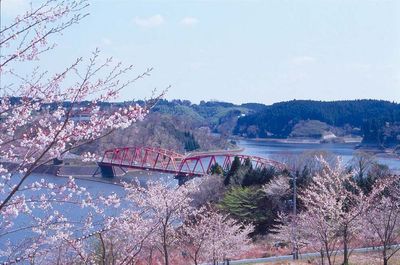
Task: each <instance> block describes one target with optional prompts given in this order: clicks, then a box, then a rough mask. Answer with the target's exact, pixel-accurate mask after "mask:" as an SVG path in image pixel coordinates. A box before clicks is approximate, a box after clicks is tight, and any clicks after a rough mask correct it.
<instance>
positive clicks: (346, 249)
mask: <svg viewBox="0 0 400 265" xmlns="http://www.w3.org/2000/svg"><path fill="white" fill-rule="evenodd" d="M348 264H349V247H348V234H347V227H345V228H344V229H343V265H348Z"/></svg>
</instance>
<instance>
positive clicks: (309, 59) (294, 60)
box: [291, 55, 317, 65]
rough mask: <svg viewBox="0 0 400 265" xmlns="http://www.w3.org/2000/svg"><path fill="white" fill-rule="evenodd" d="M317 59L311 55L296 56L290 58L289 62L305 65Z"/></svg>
mask: <svg viewBox="0 0 400 265" xmlns="http://www.w3.org/2000/svg"><path fill="white" fill-rule="evenodd" d="M316 61H317V59H316V58H315V57H312V56H307V55H304V56H296V57H293V58H292V59H291V63H292V64H294V65H305V64H312V63H315V62H316Z"/></svg>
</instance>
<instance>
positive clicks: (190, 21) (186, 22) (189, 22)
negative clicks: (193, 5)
mask: <svg viewBox="0 0 400 265" xmlns="http://www.w3.org/2000/svg"><path fill="white" fill-rule="evenodd" d="M180 23H181V24H182V25H183V26H186V27H193V26H194V25H196V24H198V23H199V20H198V19H197V18H195V17H184V18H182V19H181V21H180Z"/></svg>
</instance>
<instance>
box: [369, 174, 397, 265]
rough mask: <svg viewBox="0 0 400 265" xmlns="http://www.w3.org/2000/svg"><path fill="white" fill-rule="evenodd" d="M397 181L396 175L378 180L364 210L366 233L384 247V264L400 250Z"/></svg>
mask: <svg viewBox="0 0 400 265" xmlns="http://www.w3.org/2000/svg"><path fill="white" fill-rule="evenodd" d="M396 181H398V177H396V176H390V177H386V178H384V179H380V180H378V181H377V183H375V185H374V186H373V188H372V192H371V195H370V196H369V198H368V201H369V207H368V208H367V209H366V211H365V212H364V222H365V226H364V227H365V228H364V230H363V232H364V235H365V237H366V238H367V239H368V240H369V241H371V242H372V243H375V244H378V245H379V247H381V248H382V251H381V253H382V260H383V264H384V265H387V264H388V262H389V260H390V259H391V258H392V257H393V255H395V254H396V253H397V252H398V251H399V250H400V247H399V245H398V244H399V243H400V192H399V187H398V182H396Z"/></svg>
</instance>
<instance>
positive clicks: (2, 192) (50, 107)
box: [0, 0, 153, 261]
mask: <svg viewBox="0 0 400 265" xmlns="http://www.w3.org/2000/svg"><path fill="white" fill-rule="evenodd" d="M1 4H3V1H2V2H1ZM87 8H88V2H87V1H86V0H77V1H74V0H64V1H59V0H47V1H44V2H42V3H40V4H38V3H37V2H36V1H35V2H34V3H32V4H31V8H30V9H29V10H27V11H26V12H25V13H24V14H22V15H20V16H17V17H16V18H15V19H14V20H12V21H11V22H10V23H9V24H8V25H5V26H2V28H0V45H1V49H2V50H1V54H0V74H1V80H2V82H1V84H0V91H1V98H0V119H1V123H0V132H1V134H0V157H1V161H0V173H1V180H0V241H1V242H5V241H6V240H7V237H8V236H9V235H10V234H12V233H18V232H20V233H21V232H23V231H25V232H26V231H29V233H32V237H31V238H30V239H29V240H28V241H27V242H25V240H22V241H21V242H18V244H15V243H11V242H9V243H7V244H6V247H4V249H2V251H1V254H0V255H1V256H2V257H7V259H11V258H12V257H16V256H17V255H21V256H25V257H27V256H28V257H30V258H33V257H35V255H36V254H37V253H39V252H43V251H44V249H49V248H50V247H51V248H57V246H58V245H59V246H61V245H63V246H65V245H67V246H70V247H68V248H67V249H68V251H69V250H71V249H73V250H74V251H75V254H77V255H76V256H79V257H81V260H84V261H86V257H87V255H86V254H85V253H83V252H85V248H83V247H82V246H81V244H82V242H81V241H79V240H78V241H77V240H75V239H74V238H75V237H76V236H77V235H83V234H84V233H86V232H89V231H91V230H93V229H94V228H95V227H96V224H95V223H94V221H93V214H101V213H102V212H103V210H102V209H100V208H99V207H98V205H96V203H95V198H92V196H91V195H90V194H89V193H88V192H87V191H86V190H84V189H83V188H80V187H78V186H77V185H76V184H75V181H74V180H73V179H69V180H68V181H67V182H66V183H50V182H48V181H46V180H45V179H42V180H40V181H34V180H33V181H28V178H29V177H30V176H31V175H32V173H33V172H34V171H35V169H37V168H38V167H40V166H42V165H45V164H48V163H49V162H51V161H52V160H53V159H55V158H61V157H62V156H63V155H64V154H65V153H67V152H69V151H71V150H74V149H75V148H77V147H80V146H82V145H85V144H87V143H90V142H93V141H94V140H96V139H99V138H102V137H104V136H106V135H108V134H110V133H111V132H113V131H114V130H117V129H120V128H126V127H128V126H130V125H131V124H133V123H134V122H136V121H138V120H141V119H143V117H144V116H145V115H146V114H147V113H148V110H149V108H150V107H151V104H152V103H151V102H153V101H149V104H148V105H147V106H138V105H136V104H126V105H124V106H123V107H120V108H114V109H112V110H110V111H103V110H101V109H100V107H99V104H98V103H99V102H102V101H111V100H115V99H117V98H118V95H119V92H120V91H121V90H122V89H124V88H126V87H128V86H130V85H131V84H132V83H134V82H135V81H137V80H138V79H140V78H142V77H145V76H147V75H149V73H150V71H151V69H147V70H146V71H145V72H144V73H142V74H139V75H137V76H136V77H133V78H131V76H132V71H133V67H132V66H131V65H128V66H124V65H123V64H122V63H119V62H114V61H113V59H112V58H108V59H105V60H101V59H100V52H99V51H98V50H95V51H94V52H93V53H92V55H91V56H90V58H89V59H88V60H84V59H83V58H78V59H76V60H74V61H73V62H71V63H70V64H69V65H67V66H66V67H65V68H64V70H62V71H60V72H56V73H51V72H50V71H48V70H42V69H41V68H40V67H39V66H40V63H38V61H39V60H40V58H41V56H42V54H43V53H46V52H47V53H48V52H51V50H52V49H54V48H56V44H55V43H53V37H55V36H56V35H60V34H61V33H62V32H63V31H65V30H68V29H69V28H70V27H72V26H73V25H75V24H78V23H79V22H81V20H82V19H83V18H84V17H85V16H87V13H86V10H87ZM22 68H23V69H25V70H24V71H22V70H20V69H22ZM27 68H30V70H29V71H26V69H27ZM26 72H27V73H28V74H26ZM82 113H85V114H86V115H88V116H89V118H88V120H87V121H81V120H76V119H74V117H77V116H79V115H81V114H82ZM85 158H93V155H92V154H87V155H86V156H85ZM69 204H74V205H76V206H77V207H80V208H82V209H84V210H83V211H86V217H85V218H84V219H83V220H79V221H78V220H74V221H72V220H68V218H67V217H66V216H64V215H63V213H62V212H61V211H60V208H62V207H64V205H69ZM17 218H20V219H22V220H23V221H24V222H23V224H21V223H20V222H15V220H16V219H17ZM78 223H79V225H78ZM58 249H60V250H61V249H62V248H58ZM64 250H65V247H64ZM68 251H67V252H68ZM35 253H36V254H35ZM61 256H62V255H60V257H61Z"/></svg>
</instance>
